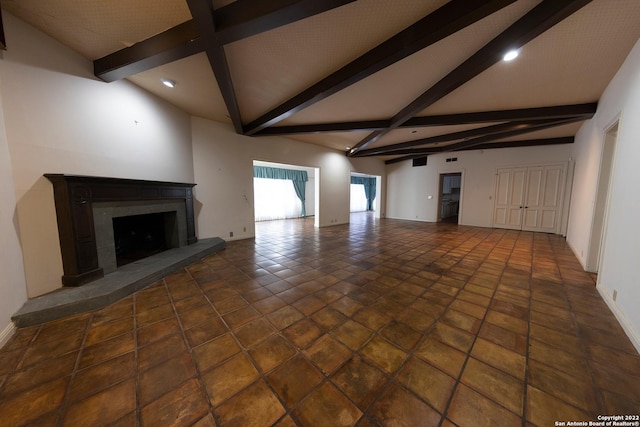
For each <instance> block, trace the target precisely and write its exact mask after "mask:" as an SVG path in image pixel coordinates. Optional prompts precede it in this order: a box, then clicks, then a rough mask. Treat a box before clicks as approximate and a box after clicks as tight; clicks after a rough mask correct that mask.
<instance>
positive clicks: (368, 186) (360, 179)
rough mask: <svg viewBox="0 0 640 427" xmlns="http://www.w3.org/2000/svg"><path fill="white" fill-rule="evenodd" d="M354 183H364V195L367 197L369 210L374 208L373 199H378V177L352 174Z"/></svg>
mask: <svg viewBox="0 0 640 427" xmlns="http://www.w3.org/2000/svg"><path fill="white" fill-rule="evenodd" d="M351 183H352V184H362V185H364V195H365V197H366V198H367V210H368V211H372V210H373V201H374V200H375V199H376V179H375V178H370V177H365V176H352V177H351Z"/></svg>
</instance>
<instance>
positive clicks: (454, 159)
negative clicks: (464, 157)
mask: <svg viewBox="0 0 640 427" xmlns="http://www.w3.org/2000/svg"><path fill="white" fill-rule="evenodd" d="M457 161H458V158H457V157H449V158H448V159H447V160H446V162H447V163H450V162H457Z"/></svg>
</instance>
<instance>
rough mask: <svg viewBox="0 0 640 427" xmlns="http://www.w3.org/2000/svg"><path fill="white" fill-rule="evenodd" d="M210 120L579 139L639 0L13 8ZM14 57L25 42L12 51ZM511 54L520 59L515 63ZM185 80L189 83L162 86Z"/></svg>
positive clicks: (343, 131)
mask: <svg viewBox="0 0 640 427" xmlns="http://www.w3.org/2000/svg"><path fill="white" fill-rule="evenodd" d="M2 7H3V8H4V9H5V10H6V11H8V12H10V13H12V14H14V15H16V16H17V17H19V18H21V19H23V20H24V21H26V22H28V23H30V24H31V25H33V26H35V27H36V28H39V29H40V30H42V31H43V32H45V33H47V34H49V35H50V36H52V37H53V38H55V39H57V40H59V41H60V42H61V43H63V44H65V45H67V46H69V47H71V48H72V49H74V50H76V51H77V52H79V53H80V54H82V55H83V56H85V57H86V58H87V59H89V60H91V61H93V63H94V70H95V75H96V77H98V78H100V79H102V80H104V81H106V82H112V81H115V80H119V79H128V80H130V81H131V82H133V83H134V84H136V85H139V86H140V87H142V88H144V89H146V90H148V91H150V92H152V93H154V94H156V95H158V96H159V97H161V98H164V99H165V100H167V101H168V102H170V103H173V104H175V105H176V106H178V107H179V108H181V109H183V110H184V111H186V112H188V113H190V114H192V115H194V116H199V117H204V118H208V119H211V120H216V121H221V122H227V123H230V124H231V125H233V127H234V128H235V130H236V132H237V133H241V134H245V135H249V136H252V137H254V138H255V143H256V144H259V143H261V141H260V140H261V137H263V136H265V135H282V136H285V137H288V138H291V139H293V140H296V141H302V142H308V143H313V144H319V145H324V146H327V147H330V148H333V149H338V150H342V151H344V152H345V155H348V156H355V157H360V156H379V157H381V158H382V159H384V160H385V161H387V162H388V163H392V162H397V161H401V160H404V159H410V158H416V157H424V156H426V155H429V154H433V153H440V152H455V151H460V150H471V149H491V148H502V147H511V146H513V147H517V146H530V145H549V144H566V143H571V142H573V137H574V135H575V133H576V132H577V130H578V128H579V126H580V123H581V122H582V121H584V120H586V119H588V118H590V117H591V116H592V115H593V113H594V112H595V108H596V105H597V101H598V99H599V98H600V95H601V94H602V91H603V90H604V88H605V87H606V85H607V84H608V82H609V81H610V79H611V78H612V77H613V75H614V74H615V72H616V71H617V70H618V68H619V67H620V65H621V64H622V62H623V60H624V58H625V57H626V55H627V54H628V53H629V51H630V49H631V48H632V47H633V45H634V44H635V42H636V41H637V40H638V38H640V2H639V1H637V0H542V1H540V0H450V1H445V0H394V1H389V0H357V1H356V0H269V1H263V0H236V1H230V0H213V1H212V0H110V1H86V0H47V1H42V0H2ZM8 48H9V49H11V46H10V45H9V46H8ZM509 49H518V50H519V53H520V55H519V57H518V58H516V59H515V60H513V61H510V62H505V61H503V60H502V57H503V55H504V53H505V52H506V51H508V50H509ZM161 78H166V79H171V80H173V81H175V82H176V83H177V84H176V86H175V88H173V89H169V88H167V87H165V86H163V85H162V83H161V81H160V79H161Z"/></svg>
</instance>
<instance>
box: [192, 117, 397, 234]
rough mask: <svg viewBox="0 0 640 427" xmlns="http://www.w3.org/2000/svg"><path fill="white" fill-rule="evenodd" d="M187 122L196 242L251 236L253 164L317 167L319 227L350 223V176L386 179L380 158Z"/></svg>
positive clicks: (203, 122) (198, 121) (202, 122)
mask: <svg viewBox="0 0 640 427" xmlns="http://www.w3.org/2000/svg"><path fill="white" fill-rule="evenodd" d="M191 122H192V134H193V156H194V170H195V182H196V183H197V184H198V185H197V186H196V187H195V198H196V215H197V219H196V222H197V228H198V236H199V237H200V238H204V237H214V236H219V237H222V238H223V239H227V240H234V239H243V238H248V237H252V236H253V235H254V226H253V224H254V215H253V169H252V165H253V161H254V160H261V161H267V162H274V163H286V164H290V165H300V166H306V167H314V168H319V169H320V173H319V174H318V175H317V176H316V177H315V179H316V180H320V194H319V200H320V202H319V203H320V204H319V216H320V218H319V220H320V222H319V224H320V226H321V227H323V226H328V225H336V224H346V223H348V222H349V186H350V183H351V172H360V173H366V174H371V175H381V176H384V175H385V167H384V163H383V162H382V161H381V160H378V159H351V158H348V157H346V156H345V155H344V153H341V152H338V151H334V150H330V149H327V148H324V147H321V146H318V145H313V144H304V143H301V142H298V141H295V142H294V141H291V140H289V139H287V138H280V137H255V138H251V137H247V136H243V135H238V134H236V133H235V132H234V131H233V129H232V128H231V126H229V125H226V124H222V123H216V122H212V121H209V120H205V119H201V118H197V117H193V118H192V120H191ZM382 197H384V189H383V195H382ZM383 206H384V205H383ZM245 230H246V231H245ZM229 232H233V235H234V237H233V238H230V237H229Z"/></svg>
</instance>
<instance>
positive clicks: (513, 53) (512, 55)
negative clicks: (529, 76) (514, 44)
mask: <svg viewBox="0 0 640 427" xmlns="http://www.w3.org/2000/svg"><path fill="white" fill-rule="evenodd" d="M519 54H520V51H519V50H518V49H512V50H510V51H509V52H507V53H505V54H504V56H503V57H502V59H504V60H505V61H513V60H514V59H516V58H517V57H518V55H519Z"/></svg>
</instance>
